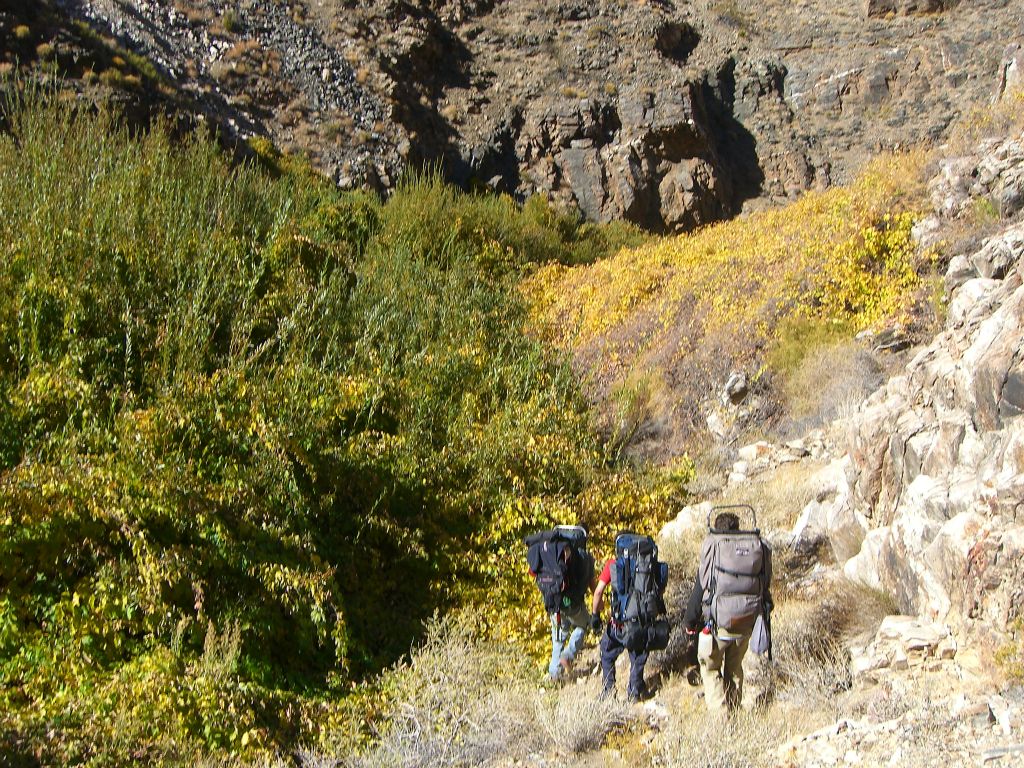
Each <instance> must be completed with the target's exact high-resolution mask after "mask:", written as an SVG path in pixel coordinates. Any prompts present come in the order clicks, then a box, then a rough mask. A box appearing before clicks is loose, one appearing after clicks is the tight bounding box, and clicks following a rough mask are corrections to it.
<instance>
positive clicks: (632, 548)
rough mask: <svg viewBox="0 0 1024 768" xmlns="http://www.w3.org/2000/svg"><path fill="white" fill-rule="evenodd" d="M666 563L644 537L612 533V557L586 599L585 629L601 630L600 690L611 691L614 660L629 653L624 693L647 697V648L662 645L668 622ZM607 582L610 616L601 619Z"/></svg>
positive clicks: (635, 697) (665, 643)
mask: <svg viewBox="0 0 1024 768" xmlns="http://www.w3.org/2000/svg"><path fill="white" fill-rule="evenodd" d="M667 583H668V565H667V564H665V563H662V562H659V560H658V546H657V545H656V544H655V543H654V539H652V538H651V537H650V536H642V535H639V534H635V533H620V534H619V535H618V536H616V537H615V557H613V558H611V559H609V560H608V561H607V562H606V563H605V564H604V569H603V570H602V571H601V575H600V576H599V577H598V580H597V587H596V588H595V589H594V598H593V600H592V609H593V611H592V616H591V629H593V630H594V632H600V631H601V629H602V626H603V627H604V633H603V634H602V635H601V672H602V674H603V677H604V691H603V695H605V696H610V695H612V694H613V693H614V691H615V661H616V660H617V659H618V658H619V656H620V655H621V654H622V652H623V651H628V652H629V684H628V685H627V686H626V698H627V699H628V700H629V701H640V700H642V699H645V698H647V696H648V690H647V684H646V683H645V682H644V667H645V666H646V665H647V657H648V655H649V654H650V652H651V651H660V650H664V649H665V648H666V647H667V646H668V635H669V624H668V620H667V619H665V618H664V617H663V614H664V613H665V600H664V597H663V596H664V593H665V585H666V584H667ZM609 585H611V588H612V596H611V617H610V618H609V619H608V622H607V623H605V624H602V621H601V603H602V600H603V597H604V593H605V590H606V589H607V588H608V586H609Z"/></svg>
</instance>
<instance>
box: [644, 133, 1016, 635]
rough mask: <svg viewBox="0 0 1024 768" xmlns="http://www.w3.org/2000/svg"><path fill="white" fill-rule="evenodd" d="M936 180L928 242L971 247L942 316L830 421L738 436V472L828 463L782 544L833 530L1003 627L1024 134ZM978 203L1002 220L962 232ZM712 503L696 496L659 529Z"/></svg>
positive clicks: (735, 479) (1007, 607)
mask: <svg viewBox="0 0 1024 768" xmlns="http://www.w3.org/2000/svg"><path fill="white" fill-rule="evenodd" d="M931 192H932V202H933V207H934V213H933V214H932V215H931V216H930V217H928V218H926V219H925V220H924V221H922V222H921V223H920V224H919V225H918V227H917V235H918V237H919V239H920V240H921V244H922V245H923V246H927V245H931V244H934V243H936V242H938V241H944V242H946V243H947V244H948V246H949V247H953V248H954V251H956V245H957V244H958V243H959V245H960V250H959V252H957V253H956V255H954V256H953V258H952V259H951V260H950V262H949V267H948V269H947V271H946V274H945V284H946V288H947V291H948V295H949V304H948V315H947V319H946V322H945V327H944V329H943V330H942V331H941V332H940V333H939V334H938V335H937V336H936V337H935V338H934V340H932V342H931V343H929V344H928V345H927V346H925V347H923V348H921V349H920V351H918V352H917V354H915V355H914V356H913V358H912V359H911V360H910V362H909V363H908V364H907V365H906V368H905V370H904V371H903V372H902V373H901V374H900V375H897V376H895V377H893V378H891V379H889V380H888V381H887V382H886V383H885V384H884V385H883V386H882V387H881V388H879V389H878V390H877V391H875V392H874V393H873V394H872V395H871V396H870V397H869V398H868V399H867V400H866V401H865V402H864V403H863V404H862V405H861V406H860V408H859V409H858V410H857V411H856V412H855V413H854V414H852V415H851V416H848V417H846V418H845V419H842V420H840V421H837V422H836V423H835V424H834V425H833V428H832V429H831V430H830V431H828V432H823V431H819V432H818V433H815V434H812V435H810V436H808V437H806V438H805V439H803V440H801V441H796V442H793V443H790V444H788V445H782V446H776V445H772V444H771V443H768V442H761V443H757V444H753V445H749V446H745V447H744V448H741V449H740V450H739V460H738V461H737V462H736V463H735V465H734V467H733V472H732V474H731V475H730V477H729V483H730V484H731V485H737V484H742V483H744V482H747V480H748V479H749V478H750V477H753V476H756V475H759V474H762V473H767V472H772V471H774V470H775V469H777V468H778V467H780V466H782V465H784V464H792V463H794V462H799V461H803V460H805V459H808V460H811V461H815V462H817V463H818V464H821V465H822V466H823V468H822V469H820V470H819V471H817V472H816V474H815V475H814V476H813V484H814V487H815V489H816V493H817V499H816V500H815V501H813V502H811V503H810V504H809V505H808V506H807V508H806V509H804V510H803V513H802V515H801V516H800V519H799V521H798V522H797V524H796V526H795V528H794V529H793V531H792V532H791V533H790V534H788V536H784V537H782V538H783V539H785V541H784V543H785V544H786V545H787V546H790V545H792V546H794V547H796V548H798V549H799V548H800V547H803V546H806V545H812V544H814V543H815V542H817V541H821V540H825V541H827V542H828V543H829V545H830V549H831V552H832V554H833V555H834V558H835V561H836V563H837V564H838V567H839V568H841V569H842V571H843V572H844V574H845V575H846V576H847V577H848V578H850V579H852V580H854V581H857V582H860V583H862V584H865V585H867V586H869V587H872V588H875V589H877V590H880V591H882V592H884V593H886V594H888V595H891V596H893V597H894V598H895V600H896V603H897V606H898V608H899V610H900V611H901V612H903V613H906V614H909V615H913V616H918V617H921V619H922V620H923V621H925V622H926V623H927V622H938V623H939V624H940V625H942V626H949V627H952V628H953V630H954V631H955V632H956V633H958V634H959V635H960V636H961V637H975V638H976V637H979V636H986V635H990V636H992V637H993V638H995V637H999V636H1001V634H1002V633H1005V632H1006V631H1007V629H1008V628H1009V627H1010V626H1011V625H1012V624H1013V623H1014V622H1015V621H1016V620H1018V619H1020V618H1021V617H1022V616H1024V418H1022V416H1024V216H1022V211H1024V133H1019V134H1018V135H1015V136H1012V137H1010V138H1007V139H1004V140H999V141H988V142H985V143H984V144H982V145H981V146H980V147H978V148H977V151H976V152H974V153H971V154H968V155H965V156H962V157H953V158H949V159H946V160H944V161H943V162H941V163H940V164H939V167H938V169H937V173H936V175H935V177H934V179H933V181H932V183H931ZM979 211H983V212H988V213H986V214H984V215H986V216H989V217H990V220H989V222H988V224H987V227H988V230H989V234H988V235H987V236H986V237H984V238H981V239H979V238H977V237H963V233H964V232H965V231H971V230H973V229H975V228H976V227H977V226H978V221H977V220H978V217H979V215H980V214H979ZM965 220H970V223H969V224H968V223H966V221H965ZM829 435H831V436H832V439H829ZM836 435H838V436H839V437H838V439H836ZM707 512H708V509H707V508H700V507H695V508H688V509H686V510H684V511H683V513H681V514H680V516H679V518H678V519H677V520H676V521H674V522H673V523H670V524H669V526H667V527H666V529H665V530H664V531H663V532H662V535H663V536H673V535H678V534H679V533H680V532H681V531H682V530H686V529H689V528H693V527H699V526H700V525H702V524H703V520H704V519H705V517H706V515H707ZM993 642H995V641H993Z"/></svg>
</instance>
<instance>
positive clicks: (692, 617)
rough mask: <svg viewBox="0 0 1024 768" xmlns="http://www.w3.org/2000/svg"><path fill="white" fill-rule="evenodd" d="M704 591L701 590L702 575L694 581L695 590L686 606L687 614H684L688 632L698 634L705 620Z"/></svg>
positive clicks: (684, 622) (684, 623)
mask: <svg viewBox="0 0 1024 768" xmlns="http://www.w3.org/2000/svg"><path fill="white" fill-rule="evenodd" d="M703 603H704V590H703V589H701V588H700V575H699V574H698V575H697V578H696V579H694V581H693V590H692V591H691V592H690V600H689V602H688V603H687V604H686V613H684V614H683V626H684V627H686V630H687V631H688V632H696V631H697V630H699V629H700V625H701V623H702V621H703V619H704V610H703Z"/></svg>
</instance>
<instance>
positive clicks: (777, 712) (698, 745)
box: [655, 696, 825, 768]
mask: <svg viewBox="0 0 1024 768" xmlns="http://www.w3.org/2000/svg"><path fill="white" fill-rule="evenodd" d="M670 711H671V712H672V718H671V720H669V722H668V723H666V724H665V726H664V727H663V729H662V733H661V734H660V735H659V737H658V739H657V741H656V743H655V753H656V756H657V764H658V765H663V766H666V768H677V767H678V768H753V767H754V766H771V765H775V762H776V761H775V753H776V749H777V747H778V746H779V745H780V744H782V743H784V742H785V741H787V740H788V739H790V738H792V737H793V736H794V735H797V734H801V733H807V732H809V731H812V730H814V729H815V728H817V727H820V726H821V725H822V724H823V722H825V720H824V718H822V716H821V713H820V712H816V711H814V710H813V709H811V708H809V707H806V708H805V707H773V708H771V709H770V710H756V709H755V710H744V711H741V712H738V713H736V714H735V715H734V716H733V717H732V718H730V720H729V721H728V723H727V724H723V723H722V722H721V721H718V720H716V719H714V718H712V717H711V716H710V715H709V714H708V713H707V710H706V708H705V707H704V702H703V701H702V700H700V699H697V698H694V697H693V696H687V697H685V698H684V699H682V700H681V701H679V702H678V703H677V704H676V705H675V706H672V707H671V709H670ZM714 734H726V735H727V736H726V737H724V738H716V737H715V736H714Z"/></svg>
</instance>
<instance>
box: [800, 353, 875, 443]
mask: <svg viewBox="0 0 1024 768" xmlns="http://www.w3.org/2000/svg"><path fill="white" fill-rule="evenodd" d="M882 373H883V371H882V366H881V364H880V363H879V362H878V360H877V359H876V358H875V356H874V355H873V354H872V353H871V351H870V350H868V349H866V348H865V347H864V345H862V344H860V343H858V342H856V341H853V340H850V341H844V342H840V343H837V344H830V345H827V346H821V347H814V348H811V349H809V350H808V353H807V355H806V356H805V357H804V359H803V360H802V361H801V363H800V364H799V366H797V368H796V369H795V370H794V371H793V372H792V373H791V374H790V375H789V376H788V377H787V378H786V381H785V384H784V386H783V392H784V395H785V399H786V403H787V411H788V413H789V420H788V421H787V423H786V424H785V425H784V426H783V427H782V429H781V430H780V432H781V433H782V434H783V435H784V436H796V435H802V434H806V433H807V432H808V431H810V430H812V429H816V428H818V427H822V426H824V425H826V424H828V423H829V422H831V421H832V420H834V419H836V418H839V417H841V416H843V415H846V414H848V413H850V412H852V411H854V410H856V408H857V406H859V405H860V403H861V402H863V400H864V399H865V398H866V397H867V396H868V395H870V394H871V393H872V392H873V391H874V390H875V389H877V388H878V386H879V385H881V383H882Z"/></svg>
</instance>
